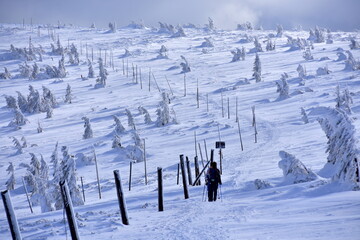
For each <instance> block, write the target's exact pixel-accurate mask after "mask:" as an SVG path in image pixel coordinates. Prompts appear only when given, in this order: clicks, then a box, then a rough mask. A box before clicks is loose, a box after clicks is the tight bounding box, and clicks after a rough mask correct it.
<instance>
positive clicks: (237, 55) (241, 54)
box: [231, 47, 246, 62]
mask: <svg viewBox="0 0 360 240" xmlns="http://www.w3.org/2000/svg"><path fill="white" fill-rule="evenodd" d="M231 54H232V55H233V58H232V60H231V62H237V61H240V60H242V61H244V60H245V56H246V52H245V48H244V47H242V48H241V50H240V49H239V48H236V50H233V51H231Z"/></svg>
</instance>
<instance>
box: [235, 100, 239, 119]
mask: <svg viewBox="0 0 360 240" xmlns="http://www.w3.org/2000/svg"><path fill="white" fill-rule="evenodd" d="M235 111H236V119H235V121H236V122H239V115H238V97H236V109H235Z"/></svg>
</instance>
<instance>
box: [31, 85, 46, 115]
mask: <svg viewBox="0 0 360 240" xmlns="http://www.w3.org/2000/svg"><path fill="white" fill-rule="evenodd" d="M29 91H30V94H29V95H28V99H27V103H28V108H27V110H28V112H29V113H39V112H41V111H42V110H43V106H42V104H41V97H40V94H39V92H38V91H37V90H35V89H34V87H33V86H31V85H29Z"/></svg>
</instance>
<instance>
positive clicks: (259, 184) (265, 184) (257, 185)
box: [254, 179, 272, 190]
mask: <svg viewBox="0 0 360 240" xmlns="http://www.w3.org/2000/svg"><path fill="white" fill-rule="evenodd" d="M254 185H255V188H256V189H257V190H261V189H266V188H271V187H272V186H271V184H270V183H269V182H268V181H265V180H261V179H255V181H254Z"/></svg>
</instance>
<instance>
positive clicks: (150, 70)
mask: <svg viewBox="0 0 360 240" xmlns="http://www.w3.org/2000/svg"><path fill="white" fill-rule="evenodd" d="M150 88H151V68H149V92H150Z"/></svg>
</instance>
